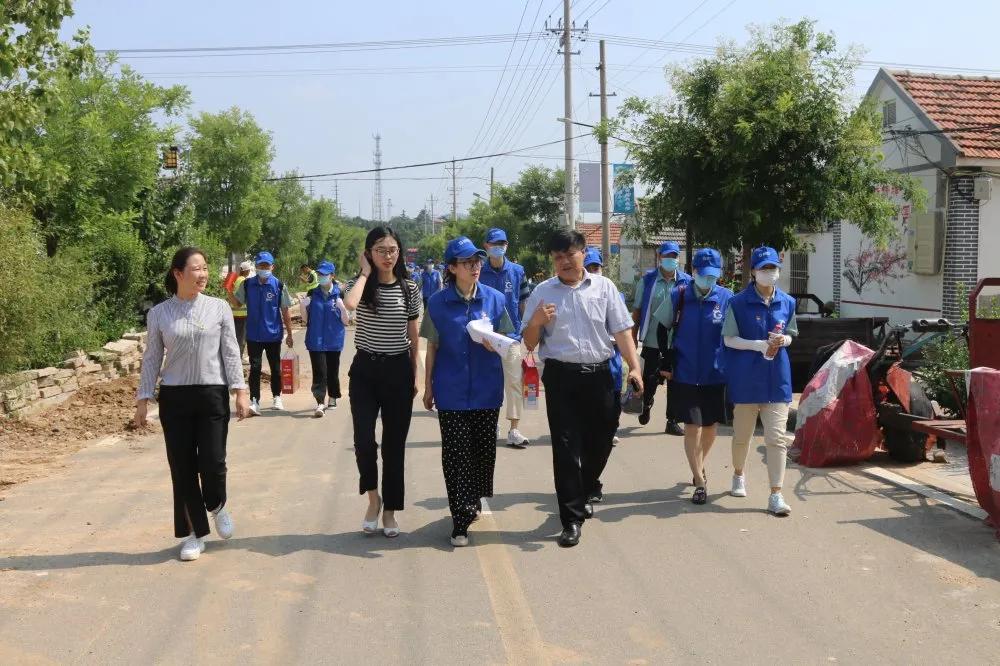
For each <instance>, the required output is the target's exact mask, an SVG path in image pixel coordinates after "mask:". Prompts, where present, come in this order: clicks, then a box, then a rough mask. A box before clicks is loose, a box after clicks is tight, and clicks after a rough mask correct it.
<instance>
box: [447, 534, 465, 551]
mask: <svg viewBox="0 0 1000 666" xmlns="http://www.w3.org/2000/svg"><path fill="white" fill-rule="evenodd" d="M451 545H453V546H455V547H456V548H462V547H463V546H468V545H469V537H467V536H464V535H459V536H453V537H452V538H451Z"/></svg>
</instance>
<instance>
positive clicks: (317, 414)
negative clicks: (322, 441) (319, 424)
mask: <svg viewBox="0 0 1000 666" xmlns="http://www.w3.org/2000/svg"><path fill="white" fill-rule="evenodd" d="M325 413H326V405H324V404H323V403H322V402H321V403H318V404H317V405H316V411H314V412H313V417H314V418H317V419H319V418H322V417H323V414H325Z"/></svg>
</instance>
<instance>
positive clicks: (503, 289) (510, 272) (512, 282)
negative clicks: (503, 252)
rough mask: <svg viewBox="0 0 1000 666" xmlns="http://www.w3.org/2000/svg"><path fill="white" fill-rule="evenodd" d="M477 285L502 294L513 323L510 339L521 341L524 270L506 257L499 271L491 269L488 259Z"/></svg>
mask: <svg viewBox="0 0 1000 666" xmlns="http://www.w3.org/2000/svg"><path fill="white" fill-rule="evenodd" d="M479 284H485V285H486V286H487V287H492V288H494V289H496V290H497V291H499V292H500V293H501V294H503V297H504V303H505V304H506V307H507V314H508V315H509V316H510V320H511V321H512V322H514V331H515V332H514V333H511V334H510V337H512V338H514V339H515V340H520V339H521V285H523V284H524V268H523V267H522V266H521V264H515V263H514V262H513V261H511V260H510V259H507V258H506V257H505V258H504V260H503V266H501V267H500V268H499V269H496V268H493V266H492V264H490V262H489V259H487V260H486V261H485V262H484V263H483V270H482V272H481V273H480V274H479Z"/></svg>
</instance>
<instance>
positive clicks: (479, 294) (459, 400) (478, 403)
mask: <svg viewBox="0 0 1000 666" xmlns="http://www.w3.org/2000/svg"><path fill="white" fill-rule="evenodd" d="M504 309H505V303H504V296H503V294H501V293H500V292H499V291H497V290H496V289H493V288H492V287H488V286H486V285H484V284H479V285H478V286H477V288H476V295H475V296H473V297H472V300H470V301H466V300H465V299H464V298H462V297H461V296H460V295H459V293H458V290H457V289H456V288H455V286H454V285H449V286H448V287H446V288H445V289H444V290H443V291H439V292H438V293H436V294H434V295H433V296H431V298H430V300H429V301H427V316H429V317H430V318H431V321H432V322H433V323H434V328H435V329H436V330H437V335H438V344H437V354H436V355H435V357H434V370H433V373H432V375H431V386H432V388H433V390H434V401H435V402H436V403H437V407H438V409H439V410H442V411H452V410H455V411H458V410H471V409H499V408H500V405H501V404H502V403H503V366H502V365H501V363H500V355H499V354H497V353H496V352H491V351H489V350H488V349H486V347H484V346H483V345H481V344H479V343H478V342H473V340H472V337H471V336H470V335H469V332H468V331H467V330H466V325H467V324H468V323H469V322H471V321H472V320H474V319H482V318H483V315H484V314H485V315H486V316H487V317H488V318H489V320H490V321H491V322H492V323H493V330H497V329H498V328H499V327H500V323H501V322H502V321H503V314H504Z"/></svg>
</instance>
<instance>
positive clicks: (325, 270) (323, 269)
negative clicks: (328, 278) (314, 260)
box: [316, 261, 337, 275]
mask: <svg viewBox="0 0 1000 666" xmlns="http://www.w3.org/2000/svg"><path fill="white" fill-rule="evenodd" d="M316 272H317V273H319V274H320V275H333V274H334V273H336V272H337V266H336V265H335V264H334V263H333V262H332V261H321V262H319V266H317V267H316Z"/></svg>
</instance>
